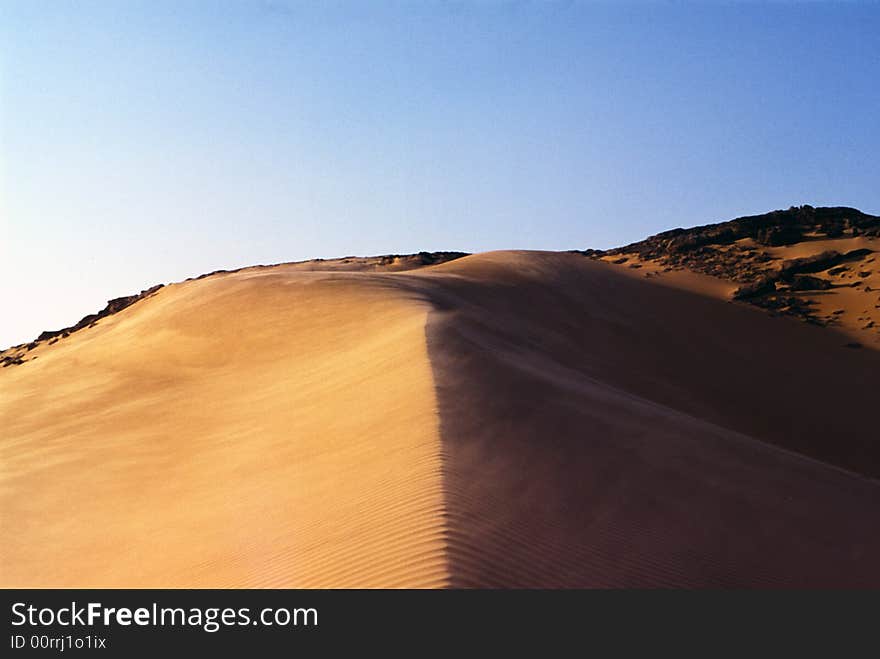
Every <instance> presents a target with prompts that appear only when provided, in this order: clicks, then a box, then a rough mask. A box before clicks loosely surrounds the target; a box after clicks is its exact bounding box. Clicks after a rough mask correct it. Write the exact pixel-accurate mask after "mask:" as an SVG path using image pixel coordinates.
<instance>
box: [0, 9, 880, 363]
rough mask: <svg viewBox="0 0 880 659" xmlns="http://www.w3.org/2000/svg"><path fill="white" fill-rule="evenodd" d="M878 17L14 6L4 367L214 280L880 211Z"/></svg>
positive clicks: (1, 100)
mask: <svg viewBox="0 0 880 659" xmlns="http://www.w3.org/2000/svg"><path fill="white" fill-rule="evenodd" d="M878 35H880V3H877V2H863V3H855V2H850V3H817V2H803V3H797V2H775V3H769V4H758V3H720V2H700V3H686V2H656V3H571V2H566V3H546V2H532V3H530V2H504V3H502V2H454V3H444V4H439V3H429V2H406V3H393V2H374V3H358V2H345V3H338V4H328V3H321V4H317V3H296V2H285V1H281V0H273V1H271V2H268V1H267V2H246V3H245V2H240V3H239V2H183V3H181V2H174V3H171V2H169V3H163V2H77V3H73V2H53V3H44V2H9V1H7V0H0V296H2V299H3V312H2V313H0V348H2V347H5V346H7V345H11V344H14V343H20V342H23V341H27V340H30V339H32V338H34V337H35V336H36V335H37V334H39V332H40V331H42V330H44V329H56V328H58V327H61V326H64V325H70V324H72V323H74V322H76V321H77V320H78V319H79V318H80V317H82V316H84V315H85V314H87V313H91V312H94V311H97V310H98V309H100V308H101V307H103V305H104V303H105V301H106V300H107V299H109V298H111V297H117V296H121V295H127V294H131V293H135V292H137V291H139V290H141V289H142V288H146V287H148V286H150V285H152V284H155V283H160V282H161V283H167V282H171V281H176V280H181V279H184V278H186V277H190V276H195V275H199V274H201V273H204V272H208V271H211V270H216V269H219V268H235V267H241V266H245V265H252V264H256V263H277V262H282V261H292V260H301V259H307V258H313V257H333V256H343V255H368V254H385V253H408V252H416V251H419V250H445V249H455V250H464V251H469V252H478V251H484V250H490V249H505V248H530V249H575V248H576V249H583V248H587V247H598V248H607V247H611V246H614V245H619V244H624V243H628V242H632V241H635V240H639V239H641V238H643V237H645V236H647V235H649V234H652V233H656V232H658V231H662V230H665V229H668V228H672V227H677V226H691V225H695V224H705V223H708V222H714V221H721V220H726V219H730V218H732V217H736V216H739V215H744V214H752V213H759V212H764V211H768V210H772V209H775V208H787V207H788V206H790V205H792V204H801V203H810V204H813V205H816V206H819V205H850V206H856V207H858V208H860V209H862V210H863V211H865V212H869V213H875V214H878V213H880V84H878V81H880V38H878Z"/></svg>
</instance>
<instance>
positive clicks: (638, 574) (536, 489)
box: [424, 253, 880, 587]
mask: <svg viewBox="0 0 880 659" xmlns="http://www.w3.org/2000/svg"><path fill="white" fill-rule="evenodd" d="M424 276H426V277H427V276H429V275H428V273H425V275H424ZM430 276H432V277H433V278H434V279H435V280H436V284H437V290H436V291H435V302H436V305H437V308H438V311H436V312H435V313H434V314H432V316H431V320H430V323H429V348H430V353H431V360H432V363H433V365H434V368H435V372H436V375H435V379H436V381H437V383H438V399H439V404H440V413H441V420H442V425H441V428H442V436H443V440H444V449H445V456H446V464H445V474H446V505H447V508H448V515H449V548H448V552H449V569H450V574H451V579H452V581H451V583H452V585H453V586H534V587H540V586H543V587H546V586H590V587H609V586H612V587H613V586H718V587H752V586H827V585H838V586H839V585H849V586H858V585H867V584H871V585H874V586H876V585H880V567H878V564H877V561H876V556H877V555H878V552H880V530H878V525H877V524H876V523H875V521H876V519H877V515H878V513H880V487H878V482H877V481H876V480H869V479H866V478H863V477H862V476H859V475H855V474H853V473H848V472H845V471H842V470H840V469H837V468H835V467H833V466H829V465H828V464H823V463H821V462H819V461H816V460H811V459H807V458H804V457H801V456H799V455H796V454H794V453H792V452H789V450H791V451H799V452H802V453H805V454H808V455H813V456H815V457H820V458H822V459H824V460H828V461H829V462H831V463H835V464H839V465H843V466H846V467H848V468H850V469H854V470H858V471H863V472H864V473H868V474H871V475H874V476H876V475H877V474H878V473H880V461H878V458H880V446H878V435H877V426H876V419H875V415H874V411H873V406H874V403H873V402H872V401H873V400H874V396H875V394H876V388H875V387H873V386H870V385H869V383H871V382H873V383H876V377H877V373H878V372H880V359H878V357H880V355H877V354H876V353H873V352H871V353H863V354H861V353H860V354H854V353H855V351H851V350H847V349H846V348H843V347H841V341H840V339H839V337H836V336H834V335H833V333H832V332H830V331H828V330H823V329H821V328H814V327H809V326H806V325H803V324H801V323H798V322H797V321H794V320H791V319H774V318H769V317H767V316H765V315H763V314H761V313H760V312H757V311H755V310H752V309H750V308H745V307H740V306H734V305H730V304H726V303H724V302H721V301H718V300H714V299H711V298H702V297H698V296H696V295H694V294H691V293H687V292H684V291H680V290H674V289H669V288H664V287H660V286H655V285H652V284H650V283H647V282H645V281H639V280H635V279H633V278H630V277H627V276H624V275H622V274H621V273H620V272H619V271H618V270H617V269H615V268H614V267H613V266H607V265H605V264H602V263H595V262H588V261H586V260H585V259H581V258H579V257H577V256H572V255H561V254H541V253H513V254H512V253H496V254H485V255H480V256H475V257H469V258H466V259H462V260H461V261H458V262H456V263H452V264H449V265H448V266H442V267H440V268H438V269H435V270H434V271H432V273H431V275H430ZM778 447H785V448H786V449H789V450H783V449H781V448H778Z"/></svg>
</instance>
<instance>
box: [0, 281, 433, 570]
mask: <svg viewBox="0 0 880 659" xmlns="http://www.w3.org/2000/svg"><path fill="white" fill-rule="evenodd" d="M427 311H428V308H427V306H426V305H425V304H423V303H421V302H419V301H418V300H414V299H411V298H410V297H408V296H407V295H406V294H401V293H400V292H395V290H394V289H392V288H389V287H387V286H383V285H382V279H381V276H378V275H377V276H376V278H374V279H366V278H364V277H362V276H359V275H358V274H356V273H349V274H338V275H337V274H318V273H301V272H294V271H292V270H291V269H288V268H284V267H280V268H274V269H266V270H262V271H258V272H253V271H252V272H242V273H236V274H229V275H222V276H215V277H210V278H207V279H204V280H200V281H192V282H186V283H184V284H178V285H173V286H169V287H166V288H164V289H162V290H161V291H159V292H158V293H157V294H156V295H154V296H152V297H150V298H149V299H146V300H143V301H141V302H139V303H138V304H136V305H134V306H132V307H130V308H128V309H126V310H124V311H122V312H120V313H119V314H116V315H115V316H112V317H110V318H106V319H104V320H102V321H101V323H100V324H99V325H97V326H96V327H94V328H90V329H86V330H82V331H80V332H78V333H76V334H74V335H71V336H70V337H69V338H68V339H67V340H66V341H64V342H62V343H59V344H57V345H54V346H46V347H44V348H41V349H40V351H41V354H40V355H39V357H38V359H37V360H36V361H34V362H29V363H27V364H24V365H21V366H18V367H15V368H8V369H4V371H3V373H2V376H3V377H0V428H2V434H3V437H2V442H0V450H2V459H0V464H2V466H0V469H2V473H0V502H2V507H0V510H2V526H3V543H2V546H0V583H2V584H3V585H4V586H18V585H23V586H175V587H186V586H193V587H201V586H214V587H226V586H250V587H263V586H272V587H274V586H302V587H312V586H315V587H319V586H323V587H326V586H348V587H360V586H364V587H376V586H392V587H395V586H408V587H428V586H442V585H443V584H444V583H446V580H447V576H446V571H445V563H444V558H443V545H442V533H443V517H442V514H441V511H442V498H441V480H440V462H439V456H440V446H439V438H438V434H437V417H436V410H435V400H434V387H433V382H432V375H431V369H430V366H429V363H428V360H427V354H426V349H425V333H424V324H425V316H426V313H427Z"/></svg>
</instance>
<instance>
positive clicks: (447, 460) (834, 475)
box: [0, 252, 880, 588]
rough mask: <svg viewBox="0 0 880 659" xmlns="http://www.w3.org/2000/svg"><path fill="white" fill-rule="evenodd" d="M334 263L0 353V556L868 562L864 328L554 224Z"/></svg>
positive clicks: (221, 581) (720, 564)
mask: <svg viewBox="0 0 880 659" xmlns="http://www.w3.org/2000/svg"><path fill="white" fill-rule="evenodd" d="M389 265H392V264H391V262H389ZM333 269H336V268H335V267H334V268H333ZM353 269H354V270H358V271H344V270H340V271H324V272H319V271H314V270H312V269H310V268H308V267H304V266H302V265H299V266H289V265H288V266H285V265H280V266H275V267H269V268H259V269H246V270H242V271H239V272H232V273H219V274H215V275H212V276H209V277H205V278H202V279H197V280H192V281H187V282H183V283H180V284H173V285H169V286H166V287H164V288H162V289H160V290H158V291H157V292H155V293H154V294H152V295H150V296H148V297H146V298H144V299H141V300H139V301H138V302H137V303H135V304H132V305H131V306H129V307H127V308H125V309H123V310H122V311H119V312H118V313H115V314H113V315H110V316H107V317H105V318H101V319H100V320H99V321H98V322H97V323H96V324H95V325H94V326H93V327H85V328H83V329H80V330H79V331H76V332H74V333H72V334H70V335H69V336H67V337H64V338H61V339H60V340H58V341H57V342H55V343H52V344H50V343H48V342H47V341H44V342H41V343H39V344H38V345H37V346H36V347H34V348H33V349H32V350H30V351H28V353H27V361H26V362H24V363H22V364H18V365H14V366H9V367H8V368H3V369H0V428H2V435H0V470H2V471H0V514H2V520H0V521H2V533H3V542H2V545H0V584H2V585H3V586H5V587H10V586H33V587H41V586H93V587H101V586H110V587H114V586H118V587H149V586H155V587H163V586H167V587H342V588H348V587H419V588H421V587H444V586H446V587H448V586H451V587H487V586H488V587H747V588H748V587H768V586H772V587H824V586H854V587H877V586H880V563H878V561H877V560H876V557H877V556H878V555H880V525H878V524H877V523H876V520H877V518H878V515H880V481H878V480H877V479H878V477H880V434H878V429H877V416H876V384H877V374H878V373H880V351H877V350H874V349H873V348H872V346H866V347H865V349H860V350H854V349H852V348H850V347H847V342H848V341H849V336H848V335H847V334H845V333H844V332H843V331H842V330H841V329H840V328H837V327H832V326H828V327H820V326H815V325H811V324H807V323H803V322H800V321H799V320H796V319H794V318H786V317H772V316H771V315H769V314H767V313H765V312H764V311H763V310H761V309H757V308H754V307H751V306H748V305H746V304H740V303H732V302H731V301H730V299H729V297H725V296H724V295H722V292H723V291H724V290H727V289H728V288H729V284H728V283H725V282H723V281H718V280H713V279H711V278H709V279H706V278H705V277H706V276H705V275H693V276H692V277H691V274H692V273H691V274H689V273H687V272H680V273H677V274H675V278H677V280H678V284H677V285H668V283H665V282H664V281H663V280H664V278H667V279H669V275H670V274H672V273H664V274H662V276H656V277H654V276H652V277H645V276H644V273H641V272H637V270H636V269H631V268H628V267H625V266H621V265H620V264H618V265H615V264H613V263H605V262H602V261H600V260H595V259H591V258H587V257H585V256H583V255H581V254H576V253H549V252H492V253H486V254H478V255H474V256H468V257H465V258H460V259H456V260H453V261H450V262H447V263H442V264H440V265H434V266H430V267H425V268H420V269H414V270H413V269H407V270H405V271H403V270H402V271H399V272H397V271H393V270H396V269H400V268H396V267H394V266H393V265H392V267H391V268H388V269H383V268H381V267H373V266H370V267H369V268H360V267H354V268H353ZM34 358H36V359H34Z"/></svg>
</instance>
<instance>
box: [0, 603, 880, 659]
mask: <svg viewBox="0 0 880 659" xmlns="http://www.w3.org/2000/svg"><path fill="white" fill-rule="evenodd" d="M2 597H3V610H4V614H3V616H4V619H5V627H6V638H5V639H4V642H3V644H4V646H5V648H4V650H3V652H2V656H8V657H19V656H21V657H24V656H28V655H41V656H48V655H50V654H51V655H56V656H70V654H73V655H77V656H80V655H86V654H88V655H89V656H94V657H111V656H113V657H115V656H157V654H159V653H166V654H167V653H170V654H171V656H176V655H178V654H182V653H196V656H205V655H206V654H210V653H215V652H217V653H221V652H222V653H223V654H226V653H228V652H233V653H245V652H255V651H256V652H270V651H272V652H275V651H277V652H282V651H284V652H288V651H292V652H300V651H306V650H308V651H316V652H320V653H322V654H325V653H329V652H334V651H342V650H350V649H351V648H352V647H354V648H359V649H362V650H367V649H369V650H371V651H377V650H378V651H382V650H389V649H392V648H394V649H400V650H405V651H408V652H409V653H411V654H423V653H425V652H430V651H433V650H435V649H437V648H438V647H441V646H446V647H450V648H455V647H458V648H460V649H461V650H462V651H463V652H465V653H467V652H466V650H467V648H468V647H470V646H463V645H462V644H463V643H464V644H467V643H470V642H471V641H472V640H475V639H476V640H479V641H480V642H481V643H484V644H485V643H489V644H490V647H492V648H494V649H496V650H500V649H502V648H516V649H519V650H522V649H525V648H529V647H530V648H533V649H536V650H541V649H543V651H546V650H547V649H548V648H551V647H573V648H579V651H578V654H588V655H589V654H592V653H593V651H594V650H595V651H599V650H602V651H603V654H604V653H605V651H606V650H608V649H613V650H615V651H639V650H644V649H645V648H646V647H647V648H655V649H659V648H666V649H679V650H680V649H691V650H696V651H700V652H705V653H715V652H716V651H718V650H721V649H728V650H730V649H737V650H738V651H742V652H750V651H751V652H755V651H760V652H762V653H763V652H766V651H770V650H772V651H779V652H789V651H791V650H792V649H793V648H796V647H804V646H805V647H808V648H809V649H810V650H812V651H814V652H815V651H825V652H827V653H829V654H830V655H836V656H840V655H841V652H842V651H844V650H846V649H852V650H856V649H859V648H862V647H864V648H868V647H871V646H872V645H874V642H875V641H876V639H875V638H873V629H874V628H875V626H876V611H877V610H878V607H877V605H878V603H880V595H878V594H876V593H874V594H872V593H803V592H784V593H781V592H780V593H767V592H764V593H745V592H733V593H721V592H684V591H387V590H383V591H379V590H375V591H356V590H351V591H327V590H234V591H233V590H26V591H23V590H7V591H2ZM572 643H574V644H576V645H574V646H571V644H572ZM863 643H870V645H864V646H863V645H862V644H863Z"/></svg>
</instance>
